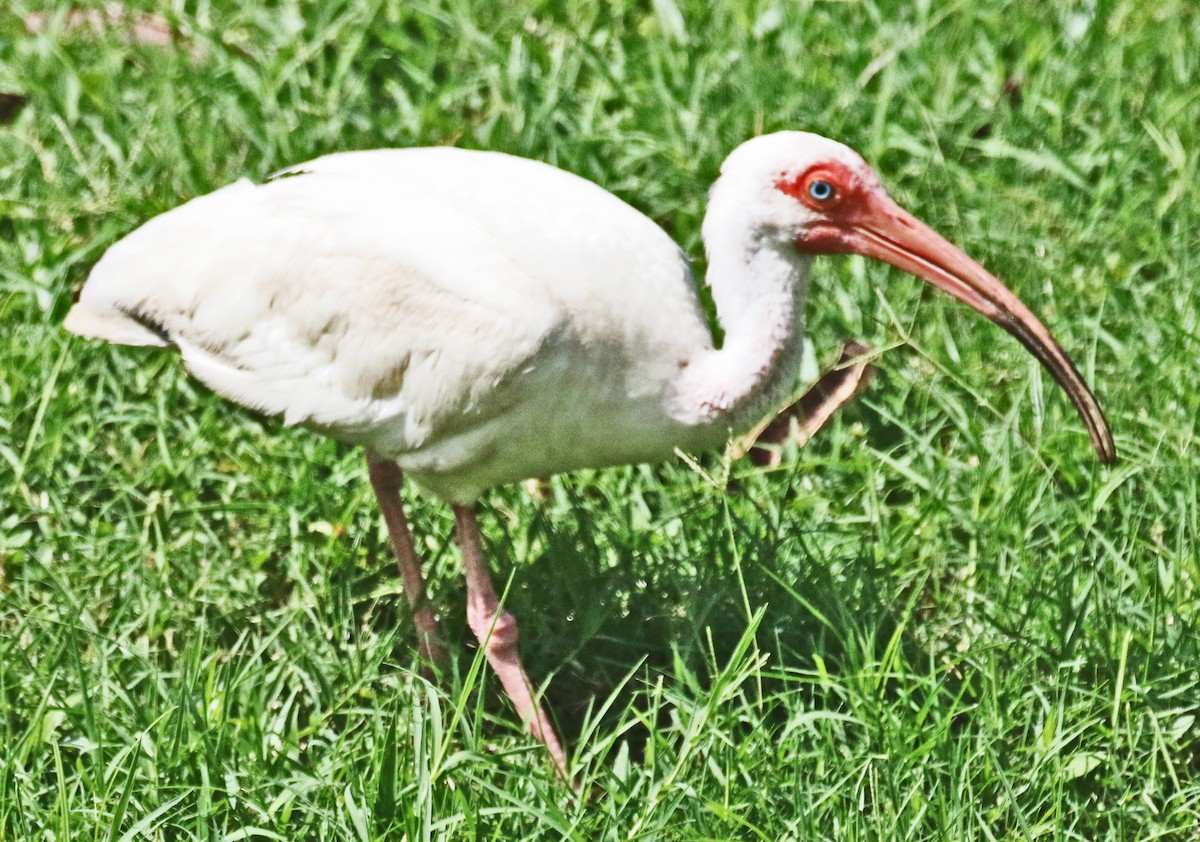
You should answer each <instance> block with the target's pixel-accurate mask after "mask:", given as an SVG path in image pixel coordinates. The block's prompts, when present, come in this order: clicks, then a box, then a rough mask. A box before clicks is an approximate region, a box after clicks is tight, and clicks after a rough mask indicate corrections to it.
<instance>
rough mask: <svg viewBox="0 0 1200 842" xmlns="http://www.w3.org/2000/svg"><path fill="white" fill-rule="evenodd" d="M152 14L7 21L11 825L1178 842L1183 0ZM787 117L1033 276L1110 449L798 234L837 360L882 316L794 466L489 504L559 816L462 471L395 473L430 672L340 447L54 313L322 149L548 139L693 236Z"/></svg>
mask: <svg viewBox="0 0 1200 842" xmlns="http://www.w3.org/2000/svg"><path fill="white" fill-rule="evenodd" d="M166 5H167V6H169V11H168V12H167V13H166V15H167V18H168V19H169V20H170V21H171V23H172V24H173V25H174V26H176V27H177V28H178V29H179V30H181V31H182V32H183V38H182V40H181V41H180V42H179V43H178V44H177V45H176V46H175V47H165V48H164V47H155V46H151V45H144V44H137V43H131V42H130V39H129V38H128V34H129V33H128V32H127V31H123V30H122V28H121V27H119V26H118V27H116V28H110V29H109V30H108V31H107V32H104V33H96V32H90V31H80V30H74V31H70V32H68V31H67V29H66V23H67V3H66V2H65V0H44V2H37V3H35V2H33V0H13V2H12V3H10V4H9V11H7V12H2V13H0V91H4V92H8V93H12V94H19V95H21V96H23V97H25V98H27V104H26V105H25V107H24V109H23V110H20V111H19V113H16V114H10V115H8V116H7V118H6V122H5V123H4V124H3V125H0V234H2V235H3V236H2V237H0V324H2V325H3V329H2V330H0V406H2V407H3V412H2V413H0V457H2V458H0V495H2V497H0V499H2V500H3V505H2V506H0V839H3V840H9V839H13V840H25V839H35V838H36V839H60V840H61V839H104V840H131V839H142V838H147V839H182V838H196V839H226V840H238V839H289V840H291V839H361V840H366V839H384V838H387V839H408V840H424V839H491V838H502V839H508V840H511V839H577V840H602V839H613V840H616V839H638V840H650V839H668V840H715V839H764V840H814V839H826V840H857V839H870V840H891V839H897V840H899V839H903V840H1017V839H1022V840H1023V839H1033V838H1038V839H1053V840H1134V839H1137V840H1151V839H1154V840H1189V839H1195V838H1196V832H1197V831H1196V828H1197V827H1198V826H1200V726H1198V724H1197V715H1198V713H1200V710H1198V709H1200V634H1198V631H1197V612H1198V609H1200V595H1198V592H1197V589H1198V587H1200V551H1198V543H1200V537H1198V536H1200V502H1198V489H1197V486H1198V483H1200V459H1198V458H1197V427H1198V422H1197V418H1198V417H1200V391H1198V390H1197V389H1196V388H1195V383H1194V378H1195V375H1196V371H1197V364H1198V362H1200V344H1198V342H1197V332H1198V330H1200V327H1198V325H1200V292H1198V291H1197V290H1198V287H1197V285H1196V283H1195V276H1196V272H1197V270H1198V269H1200V225H1198V223H1200V213H1198V211H1197V205H1196V203H1195V201H1194V193H1195V190H1194V185H1195V184H1196V183H1197V182H1198V180H1200V134H1198V132H1197V126H1200V94H1198V93H1197V89H1196V87H1195V81H1194V80H1195V79H1197V78H1200V50H1197V48H1196V46H1197V44H1200V11H1198V10H1197V7H1196V6H1195V4H1194V3H1191V2H1189V1H1188V0H1162V2H1158V3H1154V4H1143V3H1137V2H1133V0H1098V2H1094V3H1093V2H1064V3H1059V4H1038V3H1029V2H1005V1H1004V0H1001V2H996V3H988V4H973V3H952V4H931V3H928V2H916V3H901V2H870V0H867V1H866V2H861V3H832V2H813V1H812V0H799V2H776V0H758V1H757V2H733V0H729V1H728V2H718V3H708V2H700V0H654V2H632V0H610V2H605V3H584V2H576V0H542V2H532V3H528V4H524V5H520V4H517V3H484V2H467V0H417V2H407V0H404V1H403V2H402V0H328V2H321V3H317V2H300V1H299V0H291V1H290V2H289V1H288V0H279V2H263V3H259V4H241V3H234V2H232V0H177V2H175V3H173V4H166ZM33 11H44V12H47V13H48V29H47V30H46V31H45V32H44V33H43V34H41V35H38V36H31V35H29V34H27V33H26V31H25V28H24V26H23V24H22V22H21V18H22V15H24V14H26V13H28V12H33ZM786 127H802V128H809V129H813V130H817V131H820V132H822V133H825V134H829V135H832V136H835V137H839V138H841V139H844V140H845V141H847V142H849V143H851V144H852V145H854V146H856V147H858V148H859V149H861V150H862V151H863V152H864V154H866V156H867V157H868V159H869V160H871V161H872V162H873V163H874V164H876V165H877V168H878V170H879V171H880V173H881V174H882V177H883V178H884V180H885V181H886V182H887V183H888V185H889V186H890V187H891V188H892V189H893V192H894V194H896V195H897V196H898V198H900V199H901V201H902V202H903V203H905V204H906V205H907V206H909V207H910V209H912V210H913V211H914V212H916V213H917V214H918V215H920V216H922V217H924V218H926V219H927V220H928V221H929V222H930V223H931V224H933V225H934V226H935V227H937V228H939V229H942V230H943V231H945V232H946V233H948V234H950V235H951V236H952V238H953V239H954V240H955V241H956V242H958V243H959V244H960V245H962V246H963V247H964V248H966V250H967V251H969V252H970V253H972V254H973V255H974V256H975V257H977V258H978V259H980V260H981V261H982V262H983V263H984V264H985V265H988V266H989V267H990V268H992V269H993V270H994V271H995V272H996V273H997V274H998V275H999V276H1000V277H1002V278H1004V279H1006V280H1007V281H1008V282H1009V283H1010V284H1011V285H1012V286H1013V287H1014V288H1015V289H1016V290H1017V291H1018V292H1019V293H1020V294H1021V295H1022V296H1023V297H1024V298H1025V299H1026V300H1027V301H1029V302H1030V304H1031V305H1032V306H1033V308H1034V309H1035V310H1037V311H1038V312H1039V313H1041V314H1042V316H1043V317H1044V319H1045V321H1046V322H1047V324H1049V325H1051V326H1052V328H1053V329H1054V330H1055V332H1056V334H1057V335H1059V337H1060V338H1061V339H1062V341H1063V343H1064V345H1065V346H1066V347H1067V348H1068V349H1070V350H1071V351H1072V353H1073V355H1074V356H1075V358H1076V360H1077V361H1079V363H1080V365H1081V368H1082V369H1083V370H1084V372H1085V375H1086V377H1087V379H1088V380H1089V381H1090V382H1093V383H1095V384H1096V386H1097V391H1098V393H1099V395H1100V396H1101V399H1102V401H1103V403H1104V405H1105V407H1106V408H1107V410H1108V413H1109V417H1110V420H1111V421H1112V424H1113V427H1114V429H1115V431H1116V433H1117V438H1118V445H1119V448H1120V451H1121V457H1122V458H1121V461H1120V463H1119V464H1118V465H1117V466H1116V467H1114V468H1111V469H1107V468H1102V467H1100V466H1098V465H1097V464H1096V461H1095V459H1094V458H1093V457H1092V455H1091V453H1090V451H1089V448H1088V444H1087V441H1086V437H1085V436H1084V435H1083V432H1082V429H1081V427H1080V425H1079V423H1078V422H1077V420H1076V418H1075V417H1074V415H1073V413H1072V411H1071V408H1070V406H1069V404H1068V403H1067V401H1066V400H1065V398H1064V396H1063V395H1062V394H1061V393H1059V392H1058V391H1057V390H1056V389H1055V388H1054V386H1053V383H1051V382H1047V378H1045V377H1044V376H1043V375H1042V373H1041V372H1040V371H1039V369H1038V368H1037V365H1036V363H1035V362H1034V361H1033V360H1032V359H1030V358H1029V357H1028V356H1027V355H1026V354H1025V353H1024V352H1023V350H1021V349H1020V347H1019V346H1018V345H1017V344H1016V343H1015V342H1013V341H1011V340H1010V339H1009V338H1008V337H1006V336H1004V335H1003V334H1002V333H1001V332H1000V331H998V330H997V329H995V328H994V327H993V326H991V325H988V324H986V323H985V322H983V321H982V320H979V319H976V318H971V317H967V316H964V314H963V312H962V311H961V309H960V308H959V307H957V306H955V305H954V304H952V303H951V302H949V301H946V300H944V299H943V298H942V297H939V296H936V295H932V294H930V293H929V292H928V291H927V290H925V289H924V288H922V285H920V284H918V283H917V282H915V281H912V280H910V279H909V278H907V277H905V276H902V275H900V274H899V273H896V272H894V271H890V270H887V269H885V268H883V267H880V266H876V265H873V264H866V263H864V262H862V261H859V260H857V259H839V260H823V261H820V262H819V263H818V265H817V267H816V283H815V287H814V293H813V300H812V303H811V307H810V322H811V328H810V332H811V336H812V337H813V339H814V342H815V344H816V348H817V352H818V355H819V356H821V357H822V358H823V359H828V358H829V357H830V356H831V355H833V354H834V353H835V351H836V348H837V345H838V343H839V342H840V341H841V339H843V338H845V337H856V338H859V339H862V340H864V341H867V342H870V343H872V344H874V345H876V346H877V347H884V348H889V349H890V350H889V351H888V353H886V354H885V355H884V356H883V357H882V359H881V361H880V366H881V368H882V376H881V377H879V378H878V379H877V380H876V381H875V383H874V384H873V385H872V387H871V388H870V389H869V391H868V392H867V394H866V395H865V396H864V397H863V398H862V399H861V400H860V401H859V402H858V403H857V404H855V405H854V406H853V407H851V408H850V409H849V410H848V411H845V412H843V413H842V414H841V415H840V416H838V418H837V419H835V421H834V423H833V424H832V425H831V426H830V428H828V429H827V430H825V431H823V432H822V433H821V435H820V436H819V437H818V438H817V440H815V441H814V442H812V443H811V444H810V445H809V446H807V447H805V448H803V449H802V450H799V451H798V452H789V453H787V454H786V458H785V459H784V461H783V466H782V467H781V468H779V469H777V470H769V471H765V470H758V469H754V468H752V467H750V466H749V465H748V464H744V463H736V464H733V465H727V464H725V463H724V462H722V460H721V459H720V456H719V455H709V456H705V457H703V459H702V468H703V470H700V471H698V470H694V469H693V468H691V467H689V466H688V465H686V464H683V463H682V462H680V463H675V464H669V465H663V466H656V467H631V468H627V469H619V470H609V471H602V472H595V473H585V474H580V475H573V476H568V477H559V478H556V479H554V480H553V481H552V482H551V484H550V486H549V495H548V497H547V499H545V500H544V501H539V500H537V499H534V498H532V497H530V496H528V495H527V494H526V493H525V492H524V490H522V489H520V488H505V489H499V490H496V491H495V492H493V493H491V494H490V495H489V496H488V499H487V503H488V506H487V513H486V514H485V516H484V518H483V521H484V525H485V530H486V533H487V539H488V541H489V543H490V546H491V547H492V549H493V555H494V557H495V558H496V559H497V564H496V570H497V572H498V577H499V580H500V581H501V582H506V583H507V586H508V603H509V605H510V607H512V609H513V610H514V612H515V613H516V614H517V616H518V617H520V618H521V621H522V632H523V634H522V639H523V647H524V652H525V656H526V663H527V665H528V666H529V668H530V672H531V674H532V675H533V676H534V677H535V680H544V681H545V682H546V683H547V688H546V693H547V697H548V700H549V703H550V705H551V708H552V710H553V711H554V714H555V716H556V718H557V720H558V723H559V725H560V727H561V730H562V731H563V732H564V735H565V737H566V742H567V743H568V747H569V751H570V753H571V755H572V760H573V763H574V765H575V768H576V769H577V770H578V772H579V773H580V774H581V776H582V777H583V779H584V780H585V781H586V782H587V783H588V784H595V785H596V786H598V787H600V788H602V789H603V791H604V795H603V796H602V797H599V798H597V799H595V800H592V801H588V800H586V799H585V800H580V799H578V798H573V797H571V796H570V795H569V794H568V793H567V792H566V791H565V790H564V789H563V787H562V786H561V785H560V784H558V783H557V782H556V781H555V779H554V776H553V773H552V771H551V769H550V766H549V764H548V763H547V762H546V761H545V758H544V757H543V756H542V754H541V753H540V752H539V750H538V749H537V748H536V747H535V746H534V745H533V744H532V743H531V741H530V740H529V739H528V738H527V737H525V736H524V735H522V734H521V732H520V729H519V727H518V725H517V724H516V722H515V717H514V714H513V712H512V711H511V709H510V708H509V707H507V705H506V704H505V703H504V702H503V701H502V698H501V695H500V693H499V688H498V686H497V684H496V682H495V681H494V679H493V677H492V676H491V675H490V674H488V673H487V672H486V671H485V670H482V669H481V667H480V659H479V658H478V657H477V656H476V653H475V650H474V649H473V648H472V647H470V646H468V645H467V639H468V638H469V633H468V632H467V630H466V628H465V623H460V622H458V620H457V619H456V618H459V617H462V616H463V611H464V600H463V593H462V587H461V584H460V581H459V578H458V571H457V562H456V557H455V553H454V550H453V549H452V542H451V540H450V538H451V521H450V517H449V513H448V511H447V510H446V509H445V507H443V506H441V505H437V504H435V503H434V502H433V501H430V500H426V499H421V498H420V497H419V496H417V495H416V494H415V493H414V494H413V495H412V496H411V497H410V498H409V501H408V502H409V509H410V513H411V517H412V520H413V525H414V529H415V531H416V532H417V534H418V535H419V536H422V540H423V541H424V544H423V550H424V553H425V555H426V557H427V561H428V564H429V567H430V569H431V571H432V582H433V584H432V590H433V598H434V599H435V600H436V601H437V603H438V604H439V605H440V606H442V607H443V609H444V611H443V613H444V616H445V617H446V618H448V619H447V622H446V625H447V627H448V631H449V633H450V634H451V635H452V636H453V637H454V641H453V643H454V644H455V648H456V650H457V652H458V653H459V654H458V656H457V660H456V662H455V664H454V674H453V676H451V677H450V680H448V681H447V682H446V683H444V684H442V685H438V686H432V685H430V684H428V683H426V682H424V681H423V680H421V679H420V678H419V677H418V675H417V673H416V669H415V667H416V664H415V660H414V636H413V633H412V630H411V626H410V624H409V622H408V617H407V615H406V613H405V608H404V602H403V599H402V598H401V597H400V596H399V593H398V585H397V582H396V579H395V577H394V575H393V568H392V563H391V560H390V556H389V553H388V549H387V543H386V539H385V536H384V535H383V534H382V531H381V524H380V522H379V517H378V515H377V512H376V510H375V508H374V505H373V502H372V500H371V498H370V493H369V490H368V488H367V485H366V483H365V472H364V470H363V465H362V460H361V456H360V454H358V453H356V452H354V451H352V450H349V449H346V448H343V447H340V446H337V445H334V444H332V443H330V442H327V441H324V440H322V439H320V438H318V437H316V436H314V435H311V434H308V433H305V432H302V431H294V430H286V429H283V428H282V427H281V426H280V424H279V423H278V422H277V421H274V420H263V419H259V418H256V417H253V416H251V415H248V414H246V413H244V412H241V411H239V410H237V409H236V408H234V407H232V406H230V405H228V404H226V403H224V402H222V401H221V400H219V399H217V398H216V397H215V396H213V395H212V394H209V393H207V392H206V391H205V390H204V389H202V388H200V387H198V386H197V385H196V384H195V383H194V382H193V381H191V380H189V379H188V378H187V377H186V376H185V375H184V373H183V372H182V370H181V367H180V365H179V363H178V361H177V360H176V359H175V358H172V357H170V356H169V355H160V354H153V353H146V352H141V351H138V350H133V349H114V348H109V347H105V346H100V345H97V344H95V343H89V342H84V341H80V340H76V339H72V338H69V337H68V336H66V335H64V333H63V332H62V331H61V330H60V329H59V327H58V324H59V322H61V320H62V318H63V316H64V315H65V313H66V310H67V308H68V306H69V305H70V302H71V300H72V296H73V293H74V291H75V290H76V289H77V288H78V287H79V285H80V284H81V283H82V281H83V279H84V277H85V276H86V273H87V270H88V268H89V266H90V265H91V264H92V263H93V262H94V261H95V260H96V259H97V258H98V256H99V255H100V254H101V253H102V252H103V250H104V249H105V248H106V247H107V246H108V245H109V244H111V243H112V242H113V241H115V240H116V239H117V238H119V237H120V236H121V235H122V234H124V233H126V232H128V231H129V230H131V229H132V228H133V227H134V226H136V225H137V224H138V223H140V222H141V221H143V220H145V219H146V218H148V217H150V216H151V215H153V214H155V213H157V212H160V211H163V210H165V209H167V208H170V207H172V206H173V205H176V204H178V203H179V202H181V201H183V200H185V199H187V198H189V197H191V196H195V195H197V194H200V193H203V192H206V191H209V190H211V189H214V188H216V187H218V186H220V185H221V184H224V183H226V182H228V181H230V180H232V179H234V178H236V177H240V176H243V175H250V176H252V177H258V176H262V175H264V174H266V173H268V172H270V171H272V170H274V169H276V168H279V167H281V166H284V165H286V164H290V163H294V162H297V161H301V160H304V159H306V158H309V157H312V156H315V155H317V154H320V153H323V152H327V151H330V150H334V149H350V148H359V147H372V146H391V145H395V146H405V145H412V144H439V143H455V144H459V145H463V146H473V147H485V148H490V149H500V150H506V151H510V152H516V153H520V154H523V155H529V156H533V157H537V158H541V159H545V160H549V161H552V162H555V163H557V164H559V165H561V166H564V167H566V168H568V169H571V170H574V171H576V172H579V173H582V174H583V175H586V176H588V177H590V178H592V179H594V180H596V181H598V182H599V183H601V184H603V185H604V186H606V187H607V188H609V189H611V190H613V191H615V192H617V193H618V194H620V195H621V196H623V197H625V198H626V199H628V200H629V201H631V202H633V203H634V204H635V205H636V206H637V207H639V208H640V209H642V210H644V211H645V212H646V213H648V214H649V215H650V216H652V217H653V218H654V219H655V220H657V221H658V222H659V223H660V224H661V225H663V227H664V228H666V229H667V230H668V231H669V232H671V233H672V234H673V236H675V237H676V239H677V240H678V241H679V242H680V244H681V245H683V246H684V247H685V248H686V249H687V250H688V251H689V252H691V253H692V254H694V255H697V256H698V255H700V254H701V249H700V245H699V222H700V219H701V214H702V210H703V205H704V194H705V189H706V187H707V185H708V183H709V182H710V181H711V179H712V178H713V176H714V174H715V173H716V170H717V167H718V165H719V163H720V161H721V159H722V157H723V155H724V154H725V152H727V151H728V150H729V149H731V148H732V147H733V146H734V145H735V144H736V143H738V142H739V141H741V140H742V139H744V138H746V137H748V136H750V135H752V134H754V133H756V132H759V131H768V130H773V129H778V128H786ZM398 233H402V232H398ZM698 269H700V270H702V269H703V267H702V266H698ZM169 272H170V267H164V273H165V274H167V275H169Z"/></svg>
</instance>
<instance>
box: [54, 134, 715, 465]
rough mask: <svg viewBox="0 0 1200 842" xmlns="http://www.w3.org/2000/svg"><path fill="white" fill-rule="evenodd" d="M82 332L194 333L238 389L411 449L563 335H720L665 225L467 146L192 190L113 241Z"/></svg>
mask: <svg viewBox="0 0 1200 842" xmlns="http://www.w3.org/2000/svg"><path fill="white" fill-rule="evenodd" d="M625 277H628V278H630V279H632V278H638V280H639V282H638V283H637V284H633V285H630V284H625V285H621V284H615V283H613V281H614V280H621V279H623V278H625ZM634 299H637V300H634ZM643 299H644V300H643ZM642 314H645V315H642ZM663 319H671V320H672V321H674V322H675V323H676V326H675V327H674V329H673V330H671V331H664V330H663V329H662V327H663ZM66 326H67V327H68V328H69V329H71V330H74V331H75V332H77V333H82V334H84V335H90V336H96V337H99V338H103V339H108V340H109V341H113V342H118V343H124V344H142V345H175V346H177V347H178V348H179V349H180V351H181V352H182V355H183V359H184V362H185V364H186V365H187V367H188V368H189V369H190V370H191V371H192V372H193V373H194V374H195V375H196V376H197V377H199V378H200V379H201V380H202V381H203V382H205V383H206V384H207V385H208V386H209V387H211V388H212V389H213V390H214V391H216V392H218V393H219V394H221V395H223V396H225V397H227V398H230V399H232V400H234V401H236V402H238V403H240V404H243V405H245V406H249V407H251V408H254V409H257V410H260V411H262V412H265V413H268V414H281V415H283V416H284V420H285V422H286V423H288V424H305V425H308V426H312V427H316V428H320V429H322V430H323V431H325V432H327V433H328V434H330V435H333V436H335V437H338V438H342V439H346V440H350V441H362V442H369V441H370V439H371V435H372V431H373V430H376V429H377V428H379V427H380V426H381V425H387V427H388V429H389V431H390V432H389V440H390V441H391V442H392V445H393V446H394V447H396V448H398V449H402V450H403V449H414V448H417V447H420V446H421V445H422V444H424V443H426V442H427V441H428V440H429V438H430V436H433V435H438V436H441V435H444V434H450V433H453V432H454V431H455V429H459V428H462V427H464V426H468V425H470V424H478V423H479V422H480V421H481V420H482V419H486V418H487V417H490V416H493V415H495V414H497V413H499V412H502V411H503V410H504V409H505V407H506V405H507V404H509V403H511V402H513V401H517V400H520V395H519V393H518V392H517V391H515V390H514V389H507V388H505V387H506V384H508V383H509V382H510V381H512V380H513V375H514V374H515V373H517V372H520V371H522V370H528V369H530V368H531V367H532V366H533V364H534V362H535V360H536V359H537V357H538V355H539V353H542V352H544V351H546V349H547V348H548V347H549V346H552V345H554V344H555V343H556V342H560V341H561V342H571V343H574V344H575V345H576V346H580V345H587V346H592V347H595V346H605V345H607V346H612V347H614V348H617V349H618V351H619V352H620V353H625V354H629V355H634V356H637V355H641V356H642V358H644V359H648V360H655V359H659V358H661V359H663V360H668V361H670V362H669V364H670V365H674V359H675V356H673V349H672V348H666V349H660V348H657V347H654V343H658V344H660V345H661V344H664V343H665V344H668V345H669V344H671V343H677V344H679V345H680V346H681V347H693V346H695V345H696V344H697V343H699V344H704V343H707V342H708V341H709V339H708V337H707V335H706V334H705V335H701V334H703V333H704V332H705V323H704V319H703V316H702V315H700V311H699V305H698V303H697V302H696V297H695V292H694V288H693V286H692V282H691V277H690V273H689V271H688V269H687V265H686V261H685V260H684V259H683V258H682V256H681V255H680V253H679V251H678V249H677V247H676V246H675V245H674V244H673V243H672V242H671V240H670V238H669V237H667V236H666V235H665V234H664V233H663V232H662V231H661V230H660V229H658V228H657V226H655V225H654V224H653V223H652V222H651V221H650V220H648V219H646V218H645V217H644V216H642V215H641V214H639V213H637V212H636V211H634V210H633V209H632V208H629V207H628V206H627V205H624V204H623V203H621V202H620V201H619V200H618V199H616V198H615V197H613V196H611V195H610V194H608V193H606V192H605V191H603V190H601V189H600V188H599V187H597V186H595V185H594V184H591V183H590V182H587V181H584V180H583V179H579V178H577V177H575V176H572V175H570V174H568V173H565V172H563V171H561V170H557V169H555V168H553V167H549V166H546V165H543V164H538V163H536V162H532V161H526V160H523V159H518V158H511V157H509V156H504V155H497V154H495V153H479V152H464V151H462V150H452V149H413V150H380V151H375V152H357V153H342V154H338V155H332V156H328V157H326V158H322V159H317V160H316V161H313V162H310V163H308V164H303V165H300V166H299V167H296V168H293V169H291V170H288V171H285V172H284V173H281V174H280V176H279V177H277V178H275V179H273V180H271V181H269V182H268V183H266V184H263V185H255V184H252V183H251V182H249V181H240V182H237V183H235V184H232V185H230V186H228V187H225V188H222V189H221V190H218V191H216V192H214V193H211V194H209V195H207V196H203V197H200V198H198V199H194V200H192V201H190V202H188V203H186V204H184V205H182V206H180V207H178V208H176V209H174V210H172V211H169V212H167V213H165V214H163V215H161V216H158V217H156V218H154V219H152V220H150V221H149V222H148V223H146V224H145V225H143V226H142V227H141V228H139V229H138V230H136V231H135V232H133V233H132V234H130V235H129V236H128V237H126V238H125V239H123V240H121V241H120V242H118V243H117V244H116V245H114V246H113V247H112V248H111V249H110V250H109V251H108V252H107V253H106V254H105V256H104V257H103V258H102V260H101V261H100V262H99V263H98V264H97V265H96V267H95V269H94V270H93V272H92V274H91V276H90V277H89V279H88V282H87V284H86V285H85V287H84V289H83V291H82V292H81V294H80V299H79V303H78V304H77V305H76V307H75V308H74V309H73V310H72V311H71V313H70V314H69V316H68V320H67V323H66ZM697 331H700V333H697ZM692 334H696V335H692ZM397 432H398V433H399V435H397Z"/></svg>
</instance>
